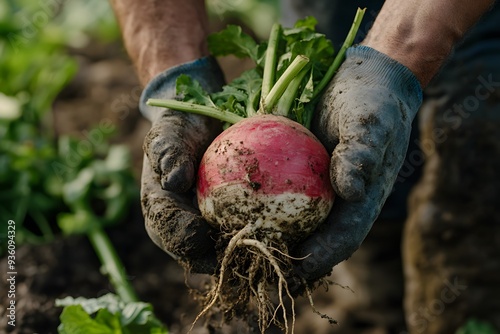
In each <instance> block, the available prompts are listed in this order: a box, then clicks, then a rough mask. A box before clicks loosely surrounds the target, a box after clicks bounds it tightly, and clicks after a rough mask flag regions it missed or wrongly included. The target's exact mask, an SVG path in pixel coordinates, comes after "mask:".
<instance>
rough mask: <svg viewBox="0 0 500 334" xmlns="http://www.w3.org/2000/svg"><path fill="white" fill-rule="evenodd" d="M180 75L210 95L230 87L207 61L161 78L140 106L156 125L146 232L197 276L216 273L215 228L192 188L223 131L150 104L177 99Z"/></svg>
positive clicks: (146, 180) (146, 187) (144, 197)
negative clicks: (203, 160)
mask: <svg viewBox="0 0 500 334" xmlns="http://www.w3.org/2000/svg"><path fill="white" fill-rule="evenodd" d="M180 74H187V75H190V76H191V77H192V78H193V79H195V80H197V81H199V82H200V84H201V85H202V86H203V87H204V88H205V89H206V90H207V91H209V92H212V91H216V90H219V89H220V88H221V86H222V85H223V84H224V79H223V75H222V72H221V70H220V68H219V66H218V64H217V62H216V61H215V59H214V58H211V57H206V58H201V59H198V60H195V61H193V62H190V63H186V64H182V65H179V66H177V67H174V68H171V69H168V70H167V71H165V72H163V73H160V74H159V75H158V76H156V77H155V78H153V79H152V80H151V82H149V83H148V85H147V86H146V88H145V89H144V91H143V93H142V96H141V100H140V105H139V106H140V110H141V112H142V114H143V115H144V116H145V117H146V118H147V119H149V120H150V121H151V123H152V126H151V130H150V131H149V133H148V134H147V135H146V138H145V140H144V152H145V156H144V163H143V171H142V178H141V179H142V180H141V203H142V211H143V214H144V220H145V224H146V231H147V233H148V235H149V237H150V238H151V239H152V240H153V242H154V243H155V244H156V245H157V246H159V247H160V248H161V249H162V250H164V251H165V252H167V253H168V254H170V255H171V256H172V257H173V258H174V259H176V260H177V261H179V262H181V263H183V264H186V265H187V266H188V267H189V268H190V270H191V271H192V272H198V273H213V272H214V270H215V266H216V257H215V246H214V242H213V240H212V239H211V238H210V235H211V233H212V229H211V228H210V226H209V225H208V224H207V223H206V222H205V220H203V218H202V217H201V215H200V213H199V211H198V210H197V209H196V208H195V205H196V204H195V203H196V201H195V193H194V191H193V190H192V187H193V186H194V180H195V177H196V171H197V168H198V162H199V160H200V159H201V156H202V155H203V152H204V151H205V150H206V148H207V147H208V145H209V144H210V143H211V142H212V140H213V139H214V138H215V136H216V135H217V134H218V133H220V131H221V126H220V122H218V121H216V120H213V119H210V118H207V117H203V116H198V115H194V114H188V113H183V112H179V111H174V110H170V109H165V108H158V107H151V106H148V105H146V101H147V100H148V99H149V98H156V99H172V98H174V97H175V81H176V79H177V77H178V76H179V75H180Z"/></svg>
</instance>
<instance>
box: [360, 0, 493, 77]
mask: <svg viewBox="0 0 500 334" xmlns="http://www.w3.org/2000/svg"><path fill="white" fill-rule="evenodd" d="M493 2H494V1H492V0H478V1H470V0H421V1H401V0H386V2H385V4H384V6H383V7H382V10H381V11H380V13H379V15H378V17H377V19H376V21H375V23H374V25H373V27H372V29H371V30H370V32H369V34H368V36H367V37H366V39H365V40H364V41H363V43H362V44H364V45H367V46H370V47H372V48H374V49H376V50H378V51H380V52H382V53H385V54H386V55H388V56H390V57H391V58H393V59H395V60H397V61H399V62H400V63H402V64H403V65H405V66H407V67H408V68H409V69H410V70H411V71H412V72H413V73H414V74H415V75H416V76H417V78H418V79H419V81H420V83H421V85H422V87H425V86H426V85H427V84H428V83H429V81H430V80H431V79H432V77H433V76H434V75H435V74H436V72H437V71H438V70H439V68H440V67H441V65H442V64H443V62H444V61H445V59H446V58H447V57H448V55H449V53H450V52H451V49H452V48H453V45H454V44H455V43H457V42H458V41H459V40H460V39H461V38H462V36H463V35H464V33H465V32H466V31H467V30H468V29H469V28H470V27H471V26H472V25H473V24H474V23H475V22H476V21H477V20H478V19H479V18H480V17H481V15H482V14H484V13H485V12H486V11H487V10H488V9H489V8H490V7H491V5H492V4H493Z"/></svg>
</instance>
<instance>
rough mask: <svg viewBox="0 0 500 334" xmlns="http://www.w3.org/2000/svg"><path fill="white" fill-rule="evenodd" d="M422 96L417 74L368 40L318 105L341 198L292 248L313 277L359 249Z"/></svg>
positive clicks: (301, 269)
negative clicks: (381, 51) (324, 219)
mask: <svg viewBox="0 0 500 334" xmlns="http://www.w3.org/2000/svg"><path fill="white" fill-rule="evenodd" d="M421 102H422V90H421V87H420V84H419V82H418V80H417V78H416V77H415V75H414V74H413V73H412V72H411V71H410V70H409V69H408V68H406V67H405V66H403V65H402V64H400V63H398V62H396V61H395V60H393V59H391V58H389V57H388V56H386V55H384V54H382V53H380V52H378V51H376V50H374V49H372V48H369V47H367V46H357V47H351V48H350V49H348V50H347V54H346V59H345V61H344V63H343V64H342V66H341V67H340V69H339V71H338V73H337V74H336V75H335V77H334V79H333V80H332V82H331V83H330V85H329V87H328V88H327V90H326V91H325V93H324V95H323V97H322V100H321V101H320V103H319V105H318V110H317V114H316V118H315V120H314V124H313V132H314V133H315V134H316V135H317V136H318V138H319V139H320V140H321V141H322V143H323V144H324V145H325V147H326V148H327V150H328V151H329V152H333V154H332V160H331V170H330V175H331V180H332V184H333V187H334V190H335V192H336V193H337V197H336V199H335V203H334V205H333V208H332V212H331V213H330V215H329V217H328V218H327V221H326V222H325V223H323V224H322V225H321V226H320V227H319V229H318V231H316V232H315V233H314V234H312V235H311V236H310V237H308V238H307V239H306V240H305V241H304V242H302V243H301V244H299V245H298V246H297V247H296V248H295V249H294V250H293V252H292V255H293V256H294V257H299V258H300V257H306V256H307V258H305V259H304V260H301V261H297V263H296V265H297V266H296V272H297V273H298V274H299V275H300V276H302V277H303V278H305V279H306V280H307V281H309V282H313V281H315V280H317V279H319V278H321V277H323V276H325V275H326V274H328V273H330V272H331V270H332V268H333V267H334V266H335V265H336V264H338V263H339V262H341V261H343V260H345V259H347V258H349V257H350V256H351V255H352V253H354V251H356V250H357V249H358V248H359V246H360V244H361V243H362V241H363V240H364V238H365V237H366V235H367V234H368V232H369V231H370V229H371V227H372V225H373V222H374V221H375V219H376V218H377V216H378V215H379V213H380V210H381V208H382V206H383V204H384V202H385V200H386V198H387V196H388V195H389V194H390V192H391V189H392V186H393V184H394V182H395V180H396V176H397V174H398V172H399V169H400V168H401V165H402V163H403V161H404V158H405V154H406V150H407V147H408V141H409V136H410V131H411V123H412V120H413V118H414V116H415V114H416V113H417V111H418V108H419V106H420V104H421Z"/></svg>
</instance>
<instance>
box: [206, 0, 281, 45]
mask: <svg viewBox="0 0 500 334" xmlns="http://www.w3.org/2000/svg"><path fill="white" fill-rule="evenodd" d="M206 4H207V9H208V12H209V14H210V16H211V17H212V18H214V19H217V20H221V19H222V20H223V19H228V20H236V21H238V22H239V23H241V24H244V25H246V26H247V27H248V28H249V29H250V30H252V31H253V32H254V33H255V35H256V36H257V37H258V38H259V39H267V37H268V35H269V31H270V30H271V27H272V26H273V24H274V23H275V22H277V21H278V18H279V9H278V4H279V0H207V1H206Z"/></svg>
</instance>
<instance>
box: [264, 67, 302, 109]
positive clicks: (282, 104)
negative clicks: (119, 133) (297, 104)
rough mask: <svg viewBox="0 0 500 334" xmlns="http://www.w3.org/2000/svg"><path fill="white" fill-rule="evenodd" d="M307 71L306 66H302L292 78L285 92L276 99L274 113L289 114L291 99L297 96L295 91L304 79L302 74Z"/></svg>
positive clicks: (293, 99)
mask: <svg viewBox="0 0 500 334" xmlns="http://www.w3.org/2000/svg"><path fill="white" fill-rule="evenodd" d="M308 72H309V69H308V68H307V67H304V68H303V69H302V71H300V72H299V74H298V75H297V76H296V77H295V78H293V79H292V81H291V82H290V84H289V85H288V87H287V88H286V90H285V92H284V93H283V95H282V96H281V98H280V99H279V101H278V105H277V106H276V110H275V111H274V112H273V114H274V115H281V116H285V117H288V116H289V114H290V109H291V108H292V105H293V101H295V99H296V98H297V92H298V90H299V87H300V84H301V82H302V80H303V79H304V76H305V75H306V74H307V73H308Z"/></svg>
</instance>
